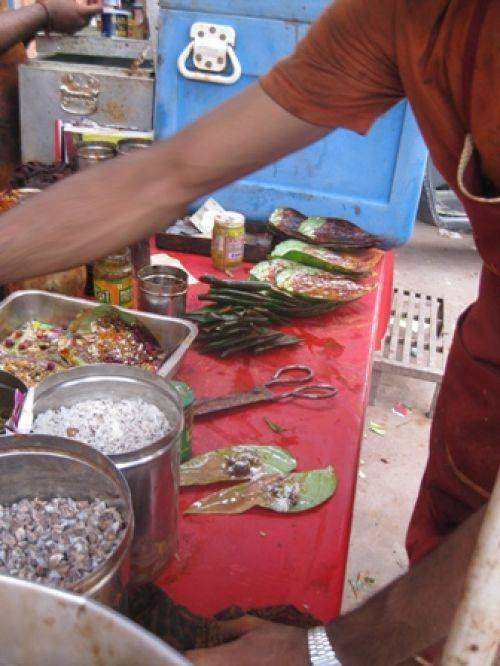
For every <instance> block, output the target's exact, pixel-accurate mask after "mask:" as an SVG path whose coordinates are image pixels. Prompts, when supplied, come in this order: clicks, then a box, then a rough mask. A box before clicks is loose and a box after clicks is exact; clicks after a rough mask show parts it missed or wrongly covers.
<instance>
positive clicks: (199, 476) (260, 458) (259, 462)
mask: <svg viewBox="0 0 500 666" xmlns="http://www.w3.org/2000/svg"><path fill="white" fill-rule="evenodd" d="M296 466H297V461H296V460H295V458H294V457H293V456H291V455H290V454H289V453H288V452H287V451H285V450H284V449H282V448H281V447H279V446H254V445H251V444H240V445H238V446H229V447H226V448H223V449H216V450H215V451H209V452H208V453H204V454H202V455H201V456H196V457H195V458H191V460H188V461H187V462H185V463H183V464H182V465H181V486H193V485H205V484H208V483H219V482H221V481H241V480H244V479H257V478H259V477H261V476H264V475H268V474H276V473H279V474H286V473H288V472H291V471H292V470H294V469H295V468H296Z"/></svg>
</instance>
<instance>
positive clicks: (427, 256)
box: [343, 223, 481, 611]
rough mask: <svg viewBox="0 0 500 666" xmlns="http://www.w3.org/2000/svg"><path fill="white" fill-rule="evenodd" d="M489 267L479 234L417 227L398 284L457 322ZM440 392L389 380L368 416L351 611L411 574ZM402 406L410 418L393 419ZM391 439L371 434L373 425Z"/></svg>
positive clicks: (348, 600) (352, 555)
mask: <svg viewBox="0 0 500 666" xmlns="http://www.w3.org/2000/svg"><path fill="white" fill-rule="evenodd" d="M480 265H481V262H480V260H479V256H478V254H477V252H476V250H475V247H474V243H473V240H472V236H471V235H462V236H461V237H460V238H452V237H449V236H443V235H441V234H440V233H439V231H438V229H437V228H436V227H432V226H429V225H426V224H420V223H419V224H417V225H416V227H415V232H414V234H413V237H412V239H411V241H410V243H409V244H408V245H406V246H404V247H402V248H401V249H399V250H397V252H396V268H395V276H394V284H395V285H397V286H400V287H409V288H415V287H417V286H418V288H419V290H421V291H423V292H425V293H427V294H433V295H437V296H442V297H443V298H444V299H445V300H446V302H447V303H448V306H449V312H450V316H451V317H452V319H453V321H455V320H456V318H457V316H458V315H459V314H460V312H461V311H462V310H463V309H464V308H465V307H466V306H467V305H468V304H469V303H470V302H472V301H473V300H474V298H475V295H476V291H477V284H478V279H479V270H480ZM433 389H434V385H433V384H429V383H427V382H422V381H418V380H415V379H406V378H404V377H395V376H389V375H385V376H384V375H382V380H381V382H380V387H379V390H378V394H377V401H376V404H375V406H370V407H368V409H367V414H366V423H365V435H364V440H363V446H362V452H361V464H360V468H359V478H358V487H357V493H356V502H355V508H354V520H353V527H352V534H351V543H350V551H349V559H348V563H347V574H346V583H345V589H344V602H343V610H344V611H345V610H349V609H351V608H353V607H355V606H356V605H357V604H359V603H361V602H362V601H363V600H365V599H366V598H367V597H368V596H370V595H371V594H373V593H374V592H376V591H377V590H379V589H380V588H382V587H384V586H385V585H386V584H387V583H389V582H390V581H392V580H393V579H394V578H395V577H397V576H399V575H401V574H402V573H404V571H405V570H406V568H407V565H408V560H407V557H406V552H405V548H404V540H405V533H406V528H407V525H408V521H409V519H410V516H411V512H412V508H413V504H414V502H415V498H416V496H417V492H418V488H419V484H420V479H421V477H422V474H423V470H424V467H425V463H426V460H427V453H428V439H429V429H430V420H429V419H428V418H427V417H426V416H425V413H426V411H427V410H428V409H429V405H430V401H431V398H432V394H433ZM399 402H402V403H404V404H405V405H407V406H408V407H410V408H411V410H412V412H411V414H410V415H409V416H407V417H405V418H402V417H401V416H398V415H396V414H394V413H393V412H392V408H393V406H394V405H395V404H397V403H399ZM372 421H373V422H375V423H378V424H380V425H382V426H383V427H384V428H385V430H386V433H385V435H384V436H381V435H378V434H376V433H374V432H372V431H371V430H369V424H370V422H372Z"/></svg>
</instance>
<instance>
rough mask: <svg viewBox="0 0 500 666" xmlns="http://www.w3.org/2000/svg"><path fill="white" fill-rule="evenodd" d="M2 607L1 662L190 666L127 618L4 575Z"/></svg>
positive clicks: (12, 665)
mask: <svg viewBox="0 0 500 666" xmlns="http://www.w3.org/2000/svg"><path fill="white" fill-rule="evenodd" d="M0 608H1V609H2V622H0V664H5V665H7V664H8V666H49V665H50V666H103V665H105V666H124V664H147V666H188V664H189V662H188V661H186V659H184V658H183V657H182V656H181V655H180V654H179V653H178V652H176V651H175V650H173V649H172V648H171V647H169V646H168V645H167V644H166V643H164V642H163V641H161V640H159V639H158V638H156V637H155V636H153V634H150V633H149V632H148V631H145V630H144V629H142V628H141V627H139V625H137V624H135V623H134V622H131V621H130V620H127V619H126V618H125V617H123V615H119V614H118V613H115V612H113V611H110V610H109V609H108V608H105V607H104V606H101V605H100V604H97V603H95V602H93V601H90V600H89V599H85V598H84V597H81V596H78V595H76V594H69V593H67V592H61V591H59V590H51V589H50V588H47V587H43V586H41V585H35V584H34V583H29V582H27V581H23V580H17V579H15V578H8V577H7V576H0Z"/></svg>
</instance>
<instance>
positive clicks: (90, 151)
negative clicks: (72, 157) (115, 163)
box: [76, 141, 116, 171]
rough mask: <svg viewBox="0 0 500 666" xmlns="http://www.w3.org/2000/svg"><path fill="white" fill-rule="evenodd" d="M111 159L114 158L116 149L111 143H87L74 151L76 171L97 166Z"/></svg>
mask: <svg viewBox="0 0 500 666" xmlns="http://www.w3.org/2000/svg"><path fill="white" fill-rule="evenodd" d="M113 157H116V148H115V146H114V144H113V143H111V141H88V142H87V143H81V144H80V145H79V146H78V147H77V149H76V165H77V168H78V171H84V170H85V169H89V168H90V167H93V166H97V165H98V164H101V163H102V162H104V161H106V160H110V159H112V158H113Z"/></svg>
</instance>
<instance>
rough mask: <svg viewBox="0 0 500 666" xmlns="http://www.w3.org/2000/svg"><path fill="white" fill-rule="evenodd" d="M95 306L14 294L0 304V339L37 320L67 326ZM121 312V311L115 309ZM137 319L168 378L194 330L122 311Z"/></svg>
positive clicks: (192, 326) (43, 293) (40, 295)
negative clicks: (155, 346) (158, 349)
mask: <svg viewBox="0 0 500 666" xmlns="http://www.w3.org/2000/svg"><path fill="white" fill-rule="evenodd" d="M98 305H99V303H95V302H93V301H87V300H85V299H83V298H72V297H70V296H61V295H60V294H52V293H50V292H48V291H38V290H36V289H30V290H27V291H16V292H14V293H13V294H11V295H10V296H8V297H7V298H6V299H5V300H3V301H2V302H1V303H0V340H3V339H4V338H5V337H7V335H9V333H11V332H12V331H13V330H14V329H16V328H19V327H21V326H23V324H25V323H26V322H28V321H31V320H33V319H39V320H40V321H45V322H47V323H50V324H55V325H56V326H65V327H66V326H68V325H69V324H70V323H71V321H72V320H73V319H74V318H75V317H76V315H77V314H78V313H79V312H81V310H82V309H84V308H87V309H88V308H95V307H97V306H98ZM119 309H121V310H123V308H119ZM124 312H130V313H132V314H134V315H136V316H137V318H138V319H139V321H140V322H142V323H143V324H144V325H145V326H146V327H147V328H148V330H149V331H151V333H152V334H153V335H154V336H155V338H156V339H157V340H158V342H159V344H160V346H161V348H162V349H163V350H164V351H165V352H167V354H168V356H167V359H166V361H165V362H164V363H163V365H162V366H161V368H160V369H159V371H158V374H159V375H160V376H161V377H166V378H167V379H169V378H170V377H172V376H173V375H175V373H176V372H177V369H178V367H179V365H180V362H181V360H182V357H183V356H184V354H185V353H186V352H187V350H188V349H189V347H190V346H191V345H192V344H193V341H194V339H195V338H196V335H197V334H198V327H197V326H196V324H193V323H192V322H190V321H187V320H186V319H177V318H175V317H163V316H161V315H157V314H150V313H148V312H138V311H137V310H124Z"/></svg>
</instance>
